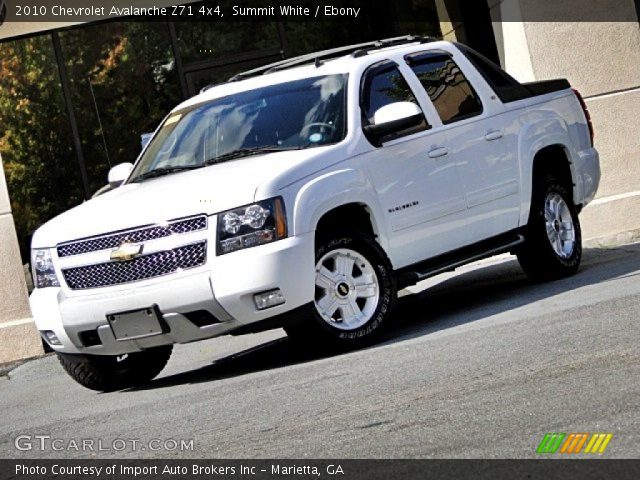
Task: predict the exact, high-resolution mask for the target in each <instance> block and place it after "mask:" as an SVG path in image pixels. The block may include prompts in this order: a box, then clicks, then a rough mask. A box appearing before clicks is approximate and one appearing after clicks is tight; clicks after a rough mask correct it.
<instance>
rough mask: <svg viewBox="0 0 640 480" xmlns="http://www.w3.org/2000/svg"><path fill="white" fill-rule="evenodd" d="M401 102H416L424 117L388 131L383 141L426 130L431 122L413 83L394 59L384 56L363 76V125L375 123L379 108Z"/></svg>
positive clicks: (361, 93)
mask: <svg viewBox="0 0 640 480" xmlns="http://www.w3.org/2000/svg"><path fill="white" fill-rule="evenodd" d="M398 102H409V103H413V104H414V105H415V111H416V112H420V115H421V118H420V119H419V122H413V123H411V124H410V125H402V126H400V127H399V128H398V129H397V130H396V131H391V132H389V133H388V134H387V135H385V136H384V139H383V141H389V140H393V139H395V138H399V137H402V136H405V135H411V134H413V133H416V132H420V131H422V130H427V129H428V128H429V125H428V124H427V120H426V118H425V116H424V113H423V112H422V109H421V108H420V105H419V104H418V101H417V100H416V97H415V95H414V94H413V91H412V90H411V87H409V84H408V83H407V81H406V80H405V78H404V77H403V76H402V73H400V70H399V69H398V66H397V65H396V64H395V63H394V62H391V61H388V60H385V61H383V62H380V63H377V64H375V65H372V66H371V67H369V69H368V70H367V71H366V72H365V73H364V75H363V77H362V86H361V92H360V108H361V111H362V126H363V127H367V126H371V125H374V116H375V114H376V112H377V111H378V110H379V109H380V108H382V107H385V106H387V105H391V104H393V103H398ZM409 107H411V105H409Z"/></svg>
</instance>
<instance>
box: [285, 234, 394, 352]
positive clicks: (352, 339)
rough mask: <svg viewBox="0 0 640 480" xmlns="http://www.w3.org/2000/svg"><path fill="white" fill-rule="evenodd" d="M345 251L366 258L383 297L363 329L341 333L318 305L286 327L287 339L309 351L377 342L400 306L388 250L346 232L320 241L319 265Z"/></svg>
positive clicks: (318, 248) (348, 347)
mask: <svg viewBox="0 0 640 480" xmlns="http://www.w3.org/2000/svg"><path fill="white" fill-rule="evenodd" d="M345 248H346V249H350V250H354V251H355V252H357V253H359V254H360V255H362V256H363V257H364V258H365V259H366V260H367V261H368V262H369V263H370V265H371V266H372V267H373V270H374V271H375V275H376V277H377V282H378V292H379V295H378V300H377V306H376V307H375V310H374V312H373V314H372V315H371V317H370V318H369V320H368V321H367V322H366V323H364V324H363V325H362V326H360V327H359V328H356V329H353V330H341V329H339V328H337V327H334V326H332V325H330V324H329V323H328V322H327V321H325V320H324V319H323V318H322V316H321V315H320V314H319V313H318V310H317V308H316V306H315V302H314V303H312V304H311V305H310V306H309V311H308V314H307V319H306V320H305V321H303V322H302V323H297V324H294V325H290V326H287V327H285V331H286V332H287V335H288V336H289V337H290V338H291V339H292V340H294V341H297V342H302V343H304V344H305V345H306V346H308V347H316V348H317V347H319V348H321V349H325V348H338V349H341V350H344V349H351V348H359V347H362V346H364V345H367V344H369V343H371V342H372V341H373V340H375V338H376V337H377V336H378V335H379V334H380V333H381V332H382V331H383V328H384V327H385V326H386V325H387V323H388V320H389V317H390V316H391V312H392V310H393V307H394V305H395V303H396V297H397V292H396V285H395V279H394V277H393V271H392V267H391V263H390V262H389V260H388V258H387V256H386V254H385V252H384V250H382V248H381V247H380V246H379V245H378V243H377V242H376V241H375V240H373V239H371V238H369V237H368V236H365V235H362V234H360V233H355V232H343V233H341V234H335V235H333V236H325V237H324V238H322V237H321V238H320V240H319V241H318V245H316V262H318V261H320V259H321V258H323V256H324V255H326V254H327V253H329V252H331V251H332V250H337V249H345ZM356 268H357V266H356Z"/></svg>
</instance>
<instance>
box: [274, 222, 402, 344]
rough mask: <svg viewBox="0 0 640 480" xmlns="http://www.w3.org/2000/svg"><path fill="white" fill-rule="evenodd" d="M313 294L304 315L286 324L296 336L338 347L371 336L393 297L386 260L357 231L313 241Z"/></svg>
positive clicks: (385, 317)
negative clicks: (309, 308)
mask: <svg viewBox="0 0 640 480" xmlns="http://www.w3.org/2000/svg"><path fill="white" fill-rule="evenodd" d="M318 243H319V245H318V248H317V251H316V278H315V287H316V291H315V298H314V302H313V306H312V308H311V310H312V311H311V312H310V313H309V318H308V320H307V321H305V322H303V323H300V324H296V325H292V326H289V327H286V328H285V330H286V332H287V334H288V335H289V336H290V337H292V338H293V339H295V340H302V341H305V342H307V343H313V344H322V345H329V346H338V347H347V348H348V347H357V346H360V345H363V344H365V343H366V342H368V341H371V340H372V339H374V338H375V336H376V335H377V334H378V333H379V332H380V331H381V328H382V326H383V325H384V324H386V322H387V320H388V319H389V316H390V315H391V310H392V308H393V305H394V303H395V298H396V290H395V284H394V280H393V276H392V271H391V265H390V263H389V261H388V260H387V258H386V255H385V254H384V251H383V250H382V249H381V248H380V246H379V245H378V244H377V243H376V242H375V241H374V240H373V239H371V238H369V237H367V236H363V235H361V234H358V233H344V234H341V235H335V236H333V237H332V238H327V239H325V240H322V241H320V242H318Z"/></svg>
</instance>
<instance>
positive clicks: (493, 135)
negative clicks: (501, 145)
mask: <svg viewBox="0 0 640 480" xmlns="http://www.w3.org/2000/svg"><path fill="white" fill-rule="evenodd" d="M499 138H502V130H490V131H488V132H487V134H486V135H485V136H484V139H485V140H486V141H488V142H491V141H492V140H498V139H499Z"/></svg>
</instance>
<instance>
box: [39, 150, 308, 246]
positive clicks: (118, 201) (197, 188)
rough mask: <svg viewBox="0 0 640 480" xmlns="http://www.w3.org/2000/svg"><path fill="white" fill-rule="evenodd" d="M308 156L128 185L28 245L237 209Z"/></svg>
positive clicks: (277, 156) (236, 163)
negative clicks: (263, 185)
mask: <svg viewBox="0 0 640 480" xmlns="http://www.w3.org/2000/svg"><path fill="white" fill-rule="evenodd" d="M313 150H320V149H313ZM311 156H313V152H312V151H311V149H310V150H296V151H287V152H274V153H269V154H266V155H256V156H252V157H247V158H243V159H239V160H233V161H229V162H226V163H221V164H218V165H212V166H209V167H204V168H201V169H197V170H192V171H185V172H178V173H174V174H171V175H166V176H164V177H158V178H151V179H148V180H145V181H143V182H140V183H131V184H126V185H123V186H121V187H119V188H116V189H114V190H112V191H110V192H108V193H105V194H103V195H101V196H99V197H97V198H94V199H92V200H89V201H87V202H85V203H83V204H81V205H79V206H77V207H75V208H72V209H71V210H69V211H67V212H65V213H63V214H61V215H58V216H57V217H55V218H53V219H52V220H50V221H48V222H47V223H45V224H44V225H42V226H41V227H40V228H39V229H38V230H37V231H36V233H35V234H34V235H33V241H32V246H33V247H34V248H47V247H54V246H55V245H57V244H58V243H60V242H65V241H70V240H76V239H79V238H84V237H90V236H94V235H100V234H104V233H109V232H113V231H116V230H123V229H127V228H134V227H139V226H143V225H148V224H153V223H159V222H162V221H166V220H172V219H175V218H181V217H187V216H191V215H196V214H201V213H205V214H209V215H211V214H215V213H218V212H221V211H224V210H229V209H231V208H235V207H241V206H243V205H246V204H248V203H251V202H253V201H254V200H256V199H255V193H256V190H257V188H258V187H259V186H260V185H262V184H264V183H266V182H269V183H272V182H273V180H274V178H277V177H278V176H280V175H283V174H285V173H286V172H287V171H289V170H290V169H292V168H293V167H295V166H297V165H299V164H300V163H302V162H304V161H305V160H308V159H309V158H310V157H311ZM259 200H261V199H259Z"/></svg>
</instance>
